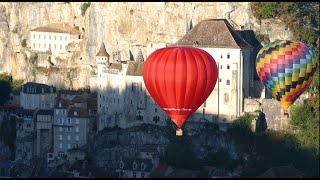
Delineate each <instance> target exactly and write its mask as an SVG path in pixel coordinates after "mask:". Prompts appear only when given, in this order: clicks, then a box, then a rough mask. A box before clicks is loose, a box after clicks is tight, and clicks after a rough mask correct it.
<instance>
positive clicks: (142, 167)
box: [141, 162, 146, 170]
mask: <svg viewBox="0 0 320 180" xmlns="http://www.w3.org/2000/svg"><path fill="white" fill-rule="evenodd" d="M145 168H146V167H145V165H144V163H143V162H142V163H141V170H144V169H145Z"/></svg>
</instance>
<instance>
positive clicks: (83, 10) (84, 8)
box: [81, 2, 91, 16]
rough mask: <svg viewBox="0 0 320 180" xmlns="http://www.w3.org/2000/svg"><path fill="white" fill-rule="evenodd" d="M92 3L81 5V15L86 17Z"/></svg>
mask: <svg viewBox="0 0 320 180" xmlns="http://www.w3.org/2000/svg"><path fill="white" fill-rule="evenodd" d="M90 5H91V3H90V2H88V3H83V4H82V5H81V15H82V16H84V15H85V14H86V11H87V9H88V8H89V7H90Z"/></svg>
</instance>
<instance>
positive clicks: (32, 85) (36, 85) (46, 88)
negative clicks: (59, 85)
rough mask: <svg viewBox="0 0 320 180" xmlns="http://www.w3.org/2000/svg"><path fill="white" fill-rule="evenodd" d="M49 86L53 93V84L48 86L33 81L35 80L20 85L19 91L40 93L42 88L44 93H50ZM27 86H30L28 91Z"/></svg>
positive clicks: (54, 89)
mask: <svg viewBox="0 0 320 180" xmlns="http://www.w3.org/2000/svg"><path fill="white" fill-rule="evenodd" d="M51 87H52V90H53V93H55V92H56V88H55V87H53V86H48V85H46V84H41V83H35V82H27V83H25V84H23V85H22V86H21V91H22V92H24V93H25V94H41V93H42V88H43V90H44V93H51ZM28 88H30V91H28ZM31 89H32V90H31Z"/></svg>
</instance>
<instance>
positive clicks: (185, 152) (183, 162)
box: [165, 143, 201, 170]
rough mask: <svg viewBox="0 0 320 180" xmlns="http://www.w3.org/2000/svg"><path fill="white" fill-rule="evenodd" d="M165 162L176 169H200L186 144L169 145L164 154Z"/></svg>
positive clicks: (198, 162)
mask: <svg viewBox="0 0 320 180" xmlns="http://www.w3.org/2000/svg"><path fill="white" fill-rule="evenodd" d="M165 159H166V162H167V163H168V164H170V165H172V166H174V167H176V168H185V169H194V170H195V169H200V168H201V164H200V161H199V160H198V159H197V158H196V156H195V154H194V153H193V152H192V150H191V148H190V147H189V146H188V145H187V144H183V143H174V144H169V145H168V146H167V148H166V153H165Z"/></svg>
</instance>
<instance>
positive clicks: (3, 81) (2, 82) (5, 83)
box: [0, 73, 12, 105]
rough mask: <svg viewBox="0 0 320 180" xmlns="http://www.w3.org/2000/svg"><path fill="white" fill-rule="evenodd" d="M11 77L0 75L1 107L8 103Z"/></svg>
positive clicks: (5, 74)
mask: <svg viewBox="0 0 320 180" xmlns="http://www.w3.org/2000/svg"><path fill="white" fill-rule="evenodd" d="M11 83H12V76H11V75H9V74H7V73H4V74H0V92H1V93H0V105H3V104H4V103H5V102H7V101H8V99H9V97H10V93H11V91H12V88H11Z"/></svg>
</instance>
